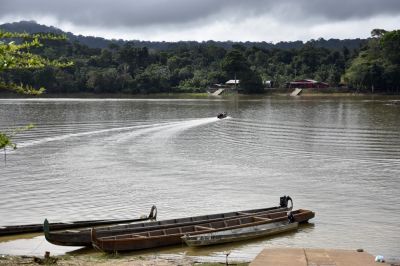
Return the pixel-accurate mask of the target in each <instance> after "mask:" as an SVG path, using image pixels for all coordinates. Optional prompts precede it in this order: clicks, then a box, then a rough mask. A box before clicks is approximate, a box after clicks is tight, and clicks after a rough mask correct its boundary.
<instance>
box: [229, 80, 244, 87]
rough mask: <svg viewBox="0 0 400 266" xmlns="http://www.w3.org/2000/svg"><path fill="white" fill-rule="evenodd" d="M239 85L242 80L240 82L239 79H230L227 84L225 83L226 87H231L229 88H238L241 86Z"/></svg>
mask: <svg viewBox="0 0 400 266" xmlns="http://www.w3.org/2000/svg"><path fill="white" fill-rule="evenodd" d="M239 84H240V80H238V79H230V80H228V81H227V82H225V85H226V86H229V87H237V86H239Z"/></svg>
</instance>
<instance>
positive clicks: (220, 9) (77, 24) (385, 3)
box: [0, 0, 400, 40]
mask: <svg viewBox="0 0 400 266" xmlns="http://www.w3.org/2000/svg"><path fill="white" fill-rule="evenodd" d="M399 14H400V1H399V0H335V1H330V0H279V1H277V0H248V1H245V0H201V1H198V0H133V1H129V0H113V1H109V0H85V1H81V0H68V1H55V0H34V1H32V0H2V3H1V8H0V21H1V22H11V21H10V20H12V19H13V18H15V20H17V18H19V19H25V20H29V19H33V20H36V21H38V22H40V23H45V21H51V22H53V23H52V24H51V25H54V26H58V27H61V28H62V26H64V27H66V28H67V30H71V31H73V32H78V33H84V32H87V31H88V32H92V34H97V33H98V34H100V35H101V36H105V37H107V36H110V35H113V33H119V34H122V35H123V36H121V37H124V38H126V37H128V38H129V36H131V38H135V37H137V36H141V37H143V38H146V37H147V39H149V38H150V39H152V38H154V36H160V37H161V36H167V38H168V35H171V36H177V37H180V39H199V38H202V39H203V40H205V39H221V38H220V36H224V38H229V36H236V37H234V38H231V39H233V40H246V39H245V38H251V39H248V40H255V39H257V40H258V39H262V38H265V37H268V36H271V35H273V36H275V35H276V36H282V37H283V38H285V37H284V36H286V39H287V38H288V36H292V37H293V36H306V35H307V36H311V35H312V32H313V31H314V32H317V33H319V34H321V35H325V33H329V32H325V31H324V30H327V31H328V30H344V33H346V32H348V31H351V29H350V30H349V29H348V28H346V26H343V25H345V24H346V23H347V25H349V26H351V25H353V26H354V25H356V24H357V21H358V22H360V21H375V22H376V23H377V25H376V27H379V26H380V25H387V22H388V21H393V27H399V26H400V25H399V22H395V21H394V20H393V19H394V18H398V16H399ZM15 20H14V21H15ZM338 25H339V26H338ZM356 28H357V29H359V27H358V26H357V27H356ZM63 29H65V28H63ZM370 30H371V29H369V28H368V29H365V30H364V31H363V34H365V33H366V32H368V33H369V32H370ZM273 31H278V32H273ZM290 32H291V33H290ZM239 34H240V35H241V36H238V35H239ZM331 34H332V32H331ZM333 35H338V34H337V33H335V32H333ZM342 35H345V34H342ZM113 37H116V36H113ZM177 37H174V39H176V38H177ZM332 37H335V36H332ZM157 38H158V37H157ZM168 39H169V40H171V39H172V38H171V37H170V38H168Z"/></svg>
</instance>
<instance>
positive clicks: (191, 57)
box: [0, 30, 400, 94]
mask: <svg viewBox="0 0 400 266" xmlns="http://www.w3.org/2000/svg"><path fill="white" fill-rule="evenodd" d="M17 41H18V40H17ZM321 41H322V40H319V41H309V42H307V43H305V44H303V45H301V46H300V47H299V48H291V49H281V48H276V47H274V48H263V47H259V46H256V45H253V46H248V45H244V43H232V44H231V45H230V47H228V48H226V47H224V46H223V45H217V44H216V43H214V42H203V43H197V42H180V43H175V45H173V46H170V47H169V48H168V49H155V48H154V47H153V48H148V47H143V46H142V45H138V43H137V42H135V41H133V42H126V41H123V42H110V43H108V46H107V47H105V48H93V47H89V46H87V45H85V44H82V43H79V42H78V41H76V40H75V41H71V40H67V41H65V40H64V41H63V40H52V39H49V40H43V44H44V45H42V46H39V47H31V48H29V51H30V52H31V53H32V54H38V55H40V56H43V57H45V58H47V59H49V60H60V61H71V62H73V65H71V66H69V67H66V68H56V67H53V66H47V67H44V68H40V69H32V70H31V69H16V70H7V71H2V72H1V73H0V75H1V76H0V78H1V79H3V80H5V81H6V82H13V83H15V84H18V83H23V84H28V85H31V86H33V87H40V86H44V87H45V88H46V93H77V92H88V93H132V94H135V93H156V92H204V91H206V89H207V87H208V86H210V85H212V84H215V83H224V82H225V81H226V80H229V79H234V77H235V76H236V77H237V79H239V80H240V83H241V84H240V87H241V89H242V91H243V92H245V93H257V92H261V91H263V87H264V85H263V81H266V80H272V81H273V82H274V86H275V87H285V86H286V84H287V83H288V82H290V81H292V80H294V79H302V78H308V79H315V80H318V81H323V82H327V83H329V84H330V86H332V87H337V86H339V84H343V83H345V84H346V86H349V87H351V88H354V90H358V91H372V92H385V93H387V92H388V93H394V92H397V93H398V92H399V87H400V75H399V73H400V62H399V58H400V31H391V32H386V31H384V30H374V31H373V32H372V38H370V39H369V40H368V42H365V43H364V44H362V45H360V46H359V47H358V48H352V49H349V48H348V47H347V46H342V47H341V48H340V49H338V48H337V47H335V48H326V47H321V45H319V44H320V43H321Z"/></svg>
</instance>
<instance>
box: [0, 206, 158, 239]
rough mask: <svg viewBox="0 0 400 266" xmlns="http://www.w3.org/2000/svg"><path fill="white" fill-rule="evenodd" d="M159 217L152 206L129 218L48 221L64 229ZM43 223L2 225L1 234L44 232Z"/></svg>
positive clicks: (50, 224) (52, 226) (55, 226)
mask: <svg viewBox="0 0 400 266" xmlns="http://www.w3.org/2000/svg"><path fill="white" fill-rule="evenodd" d="M156 218H157V208H156V206H154V205H153V206H152V207H151V210H150V214H149V215H148V216H147V217H146V216H145V217H141V218H129V219H119V220H115V219H113V220H107V219H104V220H89V221H76V222H69V223H48V227H49V230H64V229H73V228H82V227H93V226H101V225H110V224H120V223H133V222H144V221H147V220H155V219H156ZM43 229H44V225H43V224H26V225H9V226H0V236H6V235H16V234H27V233H35V232H43Z"/></svg>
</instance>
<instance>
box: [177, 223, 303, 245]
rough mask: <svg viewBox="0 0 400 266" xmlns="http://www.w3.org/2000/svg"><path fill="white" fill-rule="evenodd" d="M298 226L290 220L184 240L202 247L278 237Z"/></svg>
mask: <svg viewBox="0 0 400 266" xmlns="http://www.w3.org/2000/svg"><path fill="white" fill-rule="evenodd" d="M298 226H299V223H297V222H294V223H291V222H290V221H289V220H288V221H281V222H275V223H265V224H258V225H253V226H251V225H249V226H245V227H240V228H235V229H227V230H222V231H217V232H211V233H204V234H198V235H191V234H187V235H184V236H183V237H182V239H183V240H184V241H185V243H186V244H187V245H188V246H189V247H200V246H208V245H215V244H223V243H230V242H236V241H243V240H249V239H253V238H258V237H265V236H271V235H276V234H280V233H283V232H287V231H294V230H296V229H297V228H298Z"/></svg>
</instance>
